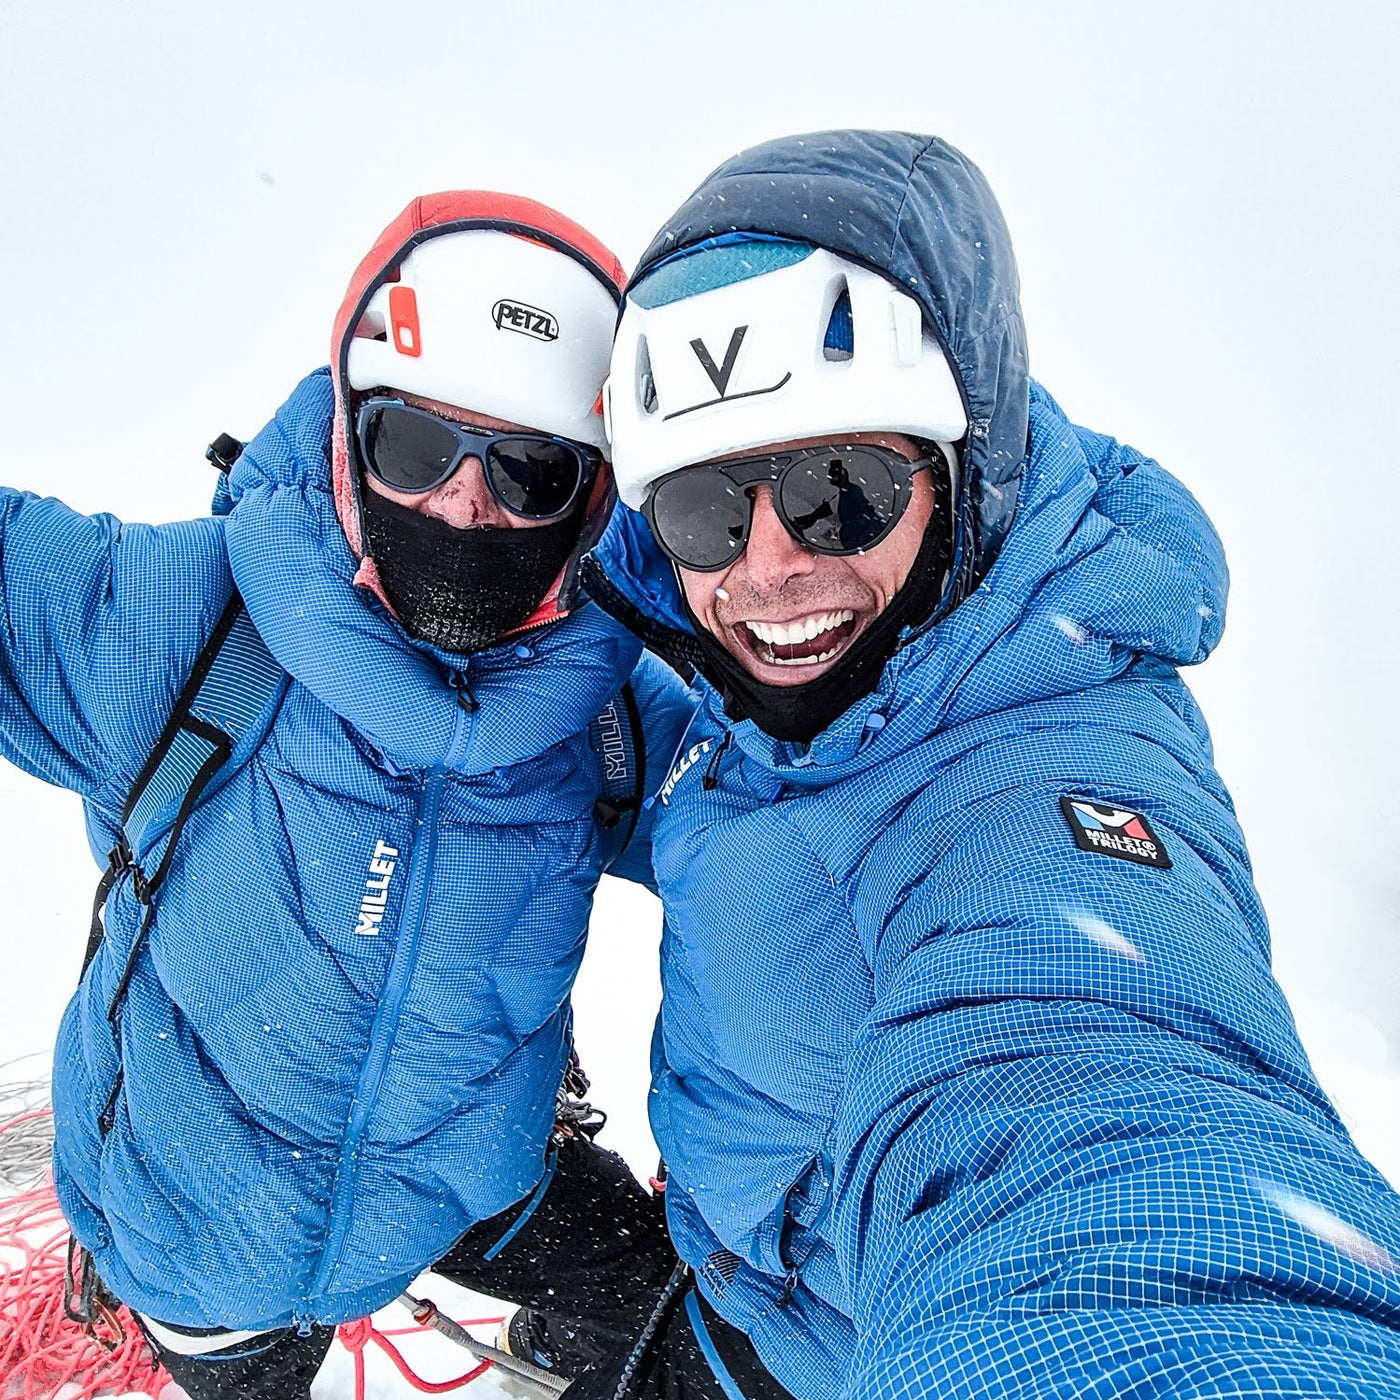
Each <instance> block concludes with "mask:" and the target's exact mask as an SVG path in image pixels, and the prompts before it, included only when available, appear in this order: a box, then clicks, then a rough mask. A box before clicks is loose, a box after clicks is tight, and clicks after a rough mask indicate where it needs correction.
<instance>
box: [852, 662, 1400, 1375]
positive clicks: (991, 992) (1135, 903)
mask: <svg viewBox="0 0 1400 1400" xmlns="http://www.w3.org/2000/svg"><path fill="white" fill-rule="evenodd" d="M1173 685H1175V686H1176V687H1177V688H1179V682H1171V683H1168V682H1165V681H1162V680H1161V679H1160V678H1159V679H1157V680H1155V681H1153V682H1151V683H1142V682H1133V681H1124V682H1119V683H1115V685H1113V686H1111V687H1103V688H1101V689H1100V690H1099V691H1098V692H1097V693H1096V695H1095V696H1094V697H1091V698H1090V699H1089V700H1087V701H1086V700H1082V699H1081V700H1078V701H1070V702H1066V705H1065V706H1062V707H1059V709H1058V712H1057V707H1056V706H1054V705H1050V706H1045V707H1041V710H1043V713H1041V712H1039V711H1038V712H1037V713H1036V714H1034V715H1027V716H1026V717H1024V718H1025V721H1026V722H1024V723H1021V724H1019V725H1014V724H1011V723H1009V722H1008V720H1007V717H1006V716H999V717H997V723H998V724H999V725H1000V726H1001V728H1000V731H999V732H992V731H990V730H989V731H988V732H987V733H985V734H984V735H981V736H974V737H973V738H972V739H971V740H970V741H969V744H968V746H967V748H966V750H965V752H964V754H963V756H962V757H961V759H960V760H959V761H958V762H956V763H955V764H954V765H953V766H952V767H951V768H950V770H949V771H948V772H946V773H945V774H943V775H942V776H941V777H940V779H939V780H938V781H937V782H936V783H934V784H932V785H930V787H929V788H928V789H927V790H926V791H925V792H924V793H923V794H922V795H921V796H920V798H918V799H916V801H915V802H914V803H913V804H912V805H911V806H910V807H909V808H907V809H906V810H905V811H904V812H903V814H902V815H901V817H900V818H899V819H898V820H897V821H896V822H895V823H894V825H893V827H892V829H891V830H889V831H888V832H887V833H886V834H885V835H884V836H882V838H881V839H880V840H879V841H877V842H876V844H875V845H874V847H873V848H872V849H871V851H870V852H869V854H868V856H867V858H866V859H865V860H864V862H863V866H862V870H863V873H862V875H861V878H860V881H859V884H858V886H857V888H856V892H855V897H854V903H853V909H854V912H855V915H856V920H857V925H858V928H859V930H860V932H861V935H862V938H863V940H864V941H865V944H866V951H867V956H868V957H869V959H870V962H871V966H872V968H873V971H874V976H875V984H876V992H877V1003H876V1007H875V1010H874V1012H873V1013H872V1015H871V1017H870V1018H869V1020H868V1022H867V1024H866V1026H865V1027H864V1030H863V1032H862V1034H861V1036H860V1038H859V1040H858V1042H857V1045H856V1047H855V1049H854V1052H853V1055H852V1059H851V1062H850V1066H849V1072H848V1078H847V1087H846V1091H845V1093H844V1096H843V1100H842V1103H841V1106H840V1109H839V1113H838V1124H837V1132H838V1141H837V1143H836V1182H837V1185H836V1196H835V1203H836V1204H835V1225H836V1230H837V1246H838V1251H839V1253H840V1255H841V1259H842V1264H843V1271H844V1274H845V1277H847V1278H848V1279H851V1280H854V1281H855V1296H854V1300H853V1302H854V1312H855V1321H856V1326H857V1330H858V1333H859V1335H860V1338H861V1342H860V1347H859V1350H858V1354H857V1360H856V1364H855V1367H854V1370H853V1373H852V1381H851V1387H850V1393H851V1394H852V1395H854V1396H858V1397H875V1396H881V1397H884V1396H900V1397H906V1396H929V1397H932V1396H939V1397H942V1396H952V1395H957V1396H969V1397H973V1396H976V1397H982V1396H997V1397H1012V1396H1016V1397H1023V1396H1024V1397H1030V1396H1036V1397H1041V1396H1064V1397H1068V1396H1086V1395H1093V1396H1102V1397H1108V1396H1119V1395H1128V1394H1131V1395H1134V1396H1147V1395H1152V1396H1168V1395H1170V1396H1179V1395H1191V1396H1193V1397H1205V1396H1224V1395H1231V1396H1234V1395H1245V1394H1248V1395H1270V1396H1275V1395H1280V1396H1281V1395H1303V1394H1307V1395H1314V1394H1327V1395H1329V1396H1354V1397H1357V1400H1360V1397H1362V1396H1367V1397H1374V1396H1378V1395H1387V1396H1397V1395H1400V1262H1397V1261H1400V1199H1398V1198H1397V1197H1396V1195H1395V1194H1394V1193H1393V1192H1392V1191H1391V1190H1389V1188H1388V1187H1387V1186H1386V1185H1385V1183H1384V1181H1383V1180H1382V1179H1381V1178H1380V1177H1379V1175H1378V1174H1377V1173H1376V1172H1375V1171H1374V1169H1372V1168H1371V1167H1370V1166H1369V1165H1368V1164H1367V1163H1366V1162H1365V1161H1364V1160H1363V1159H1362V1157H1361V1156H1360V1155H1359V1154H1358V1153H1357V1151H1356V1149H1355V1148H1354V1147H1353V1145H1352V1143H1351V1142H1350V1140H1349V1138H1348V1136H1347V1134H1346V1131H1345V1129H1344V1128H1343V1127H1342V1125H1341V1123H1340V1122H1339V1120H1338V1119H1337V1116H1336V1114H1335V1112H1334V1111H1333V1110H1332V1108H1331V1106H1330V1105H1329V1104H1328V1102H1327V1100H1326V1099H1325V1097H1324V1096H1323V1094H1322V1093H1321V1091H1320V1090H1319V1088H1318V1087H1317V1084H1316V1082H1315V1080H1314V1078H1313V1075H1312V1072H1311V1069H1310V1067H1309V1065H1308V1062H1307V1058H1306V1056H1305V1055H1304V1053H1303V1050H1302V1048H1301V1046H1300V1044H1299V1042H1298V1038H1297V1035H1296V1033H1295V1030H1294V1026H1293V1022H1292V1018H1291V1015H1290V1013H1289V1010H1288V1007H1287V1005H1286V1003H1285V1001H1284V998H1283V996H1282V993H1281V992H1280V991H1279V989H1278V987H1277V985H1276V984H1275V982H1274V980H1273V978H1272V976H1271V973H1270V969H1269V961H1268V951H1267V933H1266V930H1265V927H1264V923H1263V918H1262V914H1261V913H1260V911H1259V908H1258V904H1257V900H1256V898H1255V896H1254V892H1253V889H1252V886H1251V884H1250V881H1249V876H1248V865H1247V861H1246V857H1245V854H1244V849H1243V843H1242V841H1241V839H1240V836H1239V832H1238V828H1237V827H1236V825H1235V822H1234V820H1233V817H1232V815H1231V813H1230V811H1229V807H1228V802H1227V800H1226V799H1225V798H1224V794H1223V790H1220V789H1219V788H1218V780H1215V779H1214V778H1213V774H1210V773H1209V771H1208V769H1207V766H1206V762H1205V759H1204V755H1203V754H1200V755H1199V756H1198V761H1197V763H1198V766H1197V768H1196V770H1195V771H1193V760H1192V759H1191V756H1190V755H1191V749H1190V745H1189V743H1187V742H1186V740H1185V737H1184V735H1183V736H1182V743H1181V745H1180V746H1179V747H1177V749H1176V751H1175V752H1173V751H1172V745H1170V744H1167V743H1157V742H1149V741H1148V740H1147V739H1146V738H1144V737H1143V736H1144V735H1146V734H1149V733H1152V732H1154V730H1159V731H1161V732H1163V733H1165V732H1167V731H1168V729H1169V725H1170V716H1169V714H1168V710H1169V709H1170V708H1171V707H1170V706H1169V705H1168V706H1166V707H1164V706H1163V705H1162V704H1161V695H1162V694H1163V693H1165V692H1167V691H1169V690H1171V689H1172V686H1173ZM1095 706H1098V707H1099V708H1100V709H1101V710H1102V713H1101V714H1099V716H1098V718H1097V720H1096V719H1095V717H1094V708H1095ZM1076 707H1078V708H1076ZM1176 708H1178V709H1180V708H1183V707H1182V706H1180V705H1178V706H1177V707H1176ZM1164 715H1167V718H1163V716H1164ZM1067 795H1072V796H1077V797H1079V798H1080V799H1081V800H1082V801H1083V802H1084V803H1086V804H1088V806H1089V808H1090V809H1091V810H1097V811H1098V812H1099V813H1100V814H1101V815H1102V814H1108V815H1107V818H1106V819H1107V820H1119V818H1120V816H1121V813H1122V812H1124V811H1126V810H1129V809H1130V810H1131V811H1132V812H1134V813H1137V814H1140V816H1141V817H1143V818H1145V819H1146V822H1147V823H1148V825H1147V826H1145V827H1141V828H1140V829H1141V830H1144V831H1150V832H1151V833H1152V834H1153V837H1154V841H1155V843H1160V847H1161V849H1163V850H1165V853H1166V855H1167V857H1168V858H1169V860H1170V867H1169V868H1167V867H1164V866H1161V865H1157V864H1151V863H1146V862H1143V861H1140V860H1133V859H1128V858H1125V857H1124V856H1123V855H1122V854H1121V850H1120V851H1117V852H1113V853H1110V852H1109V851H1106V850H1104V849H1101V848H1100V847H1098V846H1095V845H1094V843H1092V842H1089V843H1087V844H1089V845H1090V847H1091V848H1090V849H1082V848H1081V847H1080V844H1079V842H1078V839H1077V838H1076V836H1075V831H1074V826H1073V824H1072V820H1071V816H1072V814H1070V813H1067V812H1066V810H1065V809H1064V808H1063V807H1062V805H1061V800H1060V799H1061V798H1062V797H1065V796H1067ZM1107 829H1109V830H1111V828H1107ZM1137 829H1139V828H1134V830H1137ZM1101 845H1107V846H1110V847H1111V846H1112V845H1113V843H1112V842H1105V843H1101ZM1129 849H1134V848H1129ZM1136 849H1138V850H1139V853H1140V852H1141V848H1140V847H1138V848H1136ZM1244 1304H1248V1305H1249V1306H1242V1305H1244Z"/></svg>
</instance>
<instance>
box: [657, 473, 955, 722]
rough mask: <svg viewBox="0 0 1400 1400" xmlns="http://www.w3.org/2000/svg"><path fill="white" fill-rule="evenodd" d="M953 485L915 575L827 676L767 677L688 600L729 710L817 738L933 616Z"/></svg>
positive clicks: (949, 545)
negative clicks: (910, 630) (800, 681)
mask: <svg viewBox="0 0 1400 1400" xmlns="http://www.w3.org/2000/svg"><path fill="white" fill-rule="evenodd" d="M948 496H949V491H948V490H947V488H946V486H945V487H943V489H936V490H935V495H934V506H933V513H932V514H931V515H930V516H929V522H928V525H927V526H926V527H925V529H924V537H923V542H922V543H921V544H920V545H919V552H918V554H917V555H915V557H914V563H913V565H912V567H911V568H910V570H909V576H908V577H907V578H906V579H905V580H904V583H903V584H902V585H901V586H900V588H899V591H898V592H897V593H896V594H895V595H894V597H893V598H891V599H890V601H889V605H888V606H887V607H886V608H885V610H884V612H882V613H881V614H880V615H879V616H878V617H877V618H876V619H875V621H874V622H872V623H871V624H870V626H869V627H868V628H867V629H866V630H865V632H864V633H862V635H861V636H859V637H857V638H856V640H855V641H854V642H852V643H851V645H850V647H849V649H848V650H847V651H846V654H845V655H844V656H842V657H841V658H840V660H838V661H837V663H836V665H835V666H833V667H832V668H831V670H829V671H828V672H827V673H826V674H825V675H824V676H819V677H818V678H817V679H816V680H814V681H808V682H807V683H806V684H805V685H765V684H764V683H763V682H762V681H758V680H755V679H754V678H753V676H751V675H750V674H749V673H748V671H746V670H745V669H744V667H743V665H742V664H741V663H740V662H739V661H738V660H737V659H736V658H735V657H733V656H731V655H730V653H729V652H728V651H727V650H726V649H725V648H724V646H723V645H722V644H721V643H720V641H719V640H718V639H717V638H716V637H715V636H714V634H713V633H712V632H710V630H709V629H708V628H707V627H705V626H704V625H703V624H702V623H701V622H700V620H699V619H698V618H697V617H696V616H695V614H694V613H692V612H691V610H690V604H689V603H687V602H686V601H685V590H684V589H681V590H680V593H681V602H682V604H683V606H684V607H685V612H686V616H687V617H688V618H689V619H690V624H691V626H692V628H693V629H694V631H695V637H696V641H697V642H698V643H699V648H700V653H701V658H702V659H701V660H700V661H699V662H698V663H697V669H698V670H699V671H700V673H701V675H703V676H704V677H705V679H706V680H707V681H709V682H710V684H711V685H713V686H714V687H715V688H716V689H717V690H718V691H719V692H720V694H721V695H722V696H723V697H724V712H725V714H726V715H728V716H729V718H730V719H733V720H741V719H751V720H753V722H754V723H755V724H756V725H757V726H758V727H759V728H760V729H761V730H763V732H764V733H765V734H771V735H772V736H773V737H774V738H775V739H784V740H787V741H788V742H789V743H800V744H810V743H811V742H812V740H813V739H815V738H816V737H817V735H818V734H820V733H821V732H822V730H823V729H825V728H826V727H827V726H828V725H830V724H832V723H834V722H835V721H836V720H837V719H838V718H840V716H841V715H843V714H844V713H845V712H846V711H847V710H848V709H850V707H851V706H852V705H854V704H855V703H856V701H857V700H859V699H861V697H862V696H865V695H869V694H870V692H871V691H872V690H874V689H875V687H876V686H877V685H878V684H879V683H880V672H881V671H883V670H884V669H885V662H887V661H888V660H889V659H890V657H892V656H893V655H894V654H895V651H896V650H897V649H898V646H899V634H900V633H901V632H902V631H903V630H904V629H905V628H906V627H916V626H918V625H919V624H920V623H922V622H927V621H928V619H929V618H931V617H932V616H933V612H934V609H935V608H936V607H937V606H938V603H939V600H940V599H941V598H942V596H943V592H944V588H945V586H946V584H947V580H948V569H949V566H950V565H951V562H952V558H953V530H952V516H951V514H950V512H949V509H948Z"/></svg>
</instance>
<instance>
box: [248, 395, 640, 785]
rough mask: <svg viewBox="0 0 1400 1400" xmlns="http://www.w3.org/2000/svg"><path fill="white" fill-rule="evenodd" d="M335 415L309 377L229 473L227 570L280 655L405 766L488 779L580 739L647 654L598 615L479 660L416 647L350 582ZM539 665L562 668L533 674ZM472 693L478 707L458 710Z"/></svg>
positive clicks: (588, 611)
mask: <svg viewBox="0 0 1400 1400" xmlns="http://www.w3.org/2000/svg"><path fill="white" fill-rule="evenodd" d="M332 405H333V392H332V386H331V378H330V371H329V370H326V369H322V370H318V371H317V372H316V373H314V374H311V375H308V376H307V378H306V379H304V380H303V381H302V382H301V384H300V385H299V386H298V387H297V389H296V391H295V393H293V395H292V397H291V398H290V399H288V400H287V402H286V403H285V404H283V406H282V407H281V408H280V409H279V410H278V411H277V416H276V417H275V418H274V419H273V420H272V422H271V423H270V424H268V426H267V427H266V428H264V429H263V431H262V432H261V433H259V434H258V435H257V437H255V438H254V439H253V440H252V442H250V443H249V444H248V446H247V448H246V449H245V450H244V452H243V454H242V456H240V457H239V459H238V461H237V463H236V464H235V465H234V469H233V471H232V473H231V474H230V479H229V488H230V491H231V493H232V496H233V501H234V506H233V511H232V513H231V514H230V515H229V517H228V521H227V525H226V528H225V540H226V542H227V546H228V556H229V563H230V565H231V567H232V570H233V577H234V581H235V583H236V584H237V586H238V589H239V591H240V592H241V593H242V595H243V600H244V602H245V604H246V605H247V608H248V615H249V616H250V617H251V618H252V621H253V623H254V625H255V626H256V627H257V629H258V632H259V633H260V634H261V636H262V638H263V640H264V641H266V643H267V645H268V647H269V648H270V649H271V651H272V653H273V655H274V656H275V657H276V658H277V660H278V661H279V662H280V663H281V664H282V666H283V667H285V668H286V670H287V671H288V672H290V673H291V675H292V676H293V677H295V679H296V680H298V681H300V682H301V684H302V685H304V686H305V687H306V688H307V689H308V690H309V691H311V692H312V694H314V695H315V696H316V697H317V699H319V700H320V701H321V702H322V703H323V704H325V705H328V706H329V707H330V708H331V709H332V710H334V711H335V712H336V713H337V714H338V715H340V716H341V717H342V718H344V719H346V720H349V721H350V723H351V724H353V725H354V727H355V728H356V729H357V730H358V731H359V732H360V733H361V734H364V735H365V736H366V737H367V738H369V739H370V740H371V741H372V742H373V743H374V744H375V745H376V746H377V747H379V748H380V749H382V750H383V751H384V752H385V753H386V754H388V755H391V756H392V757H393V759H394V760H395V761H396V762H397V763H399V764H401V765H403V766H405V767H410V768H426V767H433V766H442V767H445V768H448V769H451V770H452V771H454V772H458V773H465V774H472V773H488V772H490V771H492V770H493V769H495V768H502V767H508V766H510V765H511V764H514V763H518V762H521V761H522V760H525V759H529V758H533V757H535V756H536V755H537V754H541V753H543V752H544V751H545V750H546V749H548V748H549V747H551V746H552V745H554V744H556V743H559V742H560V741H561V740H564V739H567V738H570V737H571V736H573V735H576V734H578V733H579V731H580V730H582V729H583V727H584V726H585V725H586V724H587V723H588V721H589V720H590V719H591V718H592V717H593V716H594V715H596V714H598V713H599V711H600V710H602V708H603V707H604V706H605V705H606V704H607V703H608V701H609V700H610V699H611V698H612V697H613V696H614V695H616V694H617V692H618V690H619V689H620V687H621V686H622V683H623V682H624V681H625V680H626V679H627V676H628V674H629V673H630V672H631V670H632V668H633V666H635V665H636V663H637V659H638V657H639V656H640V655H641V647H640V646H639V645H638V644H637V643H636V642H635V641H634V640H633V639H632V638H631V637H629V636H628V635H627V634H626V633H625V632H624V631H623V630H622V629H621V627H619V625H618V624H617V623H616V622H614V621H613V620H612V619H611V618H609V617H607V616H605V615H604V614H603V613H602V612H600V611H599V609H597V608H596V607H588V606H585V607H583V608H580V609H578V610H577V611H576V612H575V613H573V614H571V615H570V616H569V617H568V618H566V619H564V620H562V621H560V622H557V623H553V624H551V625H550V626H548V627H544V628H540V629H539V630H537V631H535V632H531V633H529V634H528V635H525V636H522V637H519V638H512V639H511V640H510V641H509V642H507V643H505V644H504V645H502V646H499V647H494V648H492V649H490V650H489V651H484V652H478V653H476V654H474V655H472V656H450V655H447V654H445V653H440V652H436V651H434V650H433V649H432V648H430V647H427V646H425V645H424V644H422V643H421V642H417V641H414V640H413V639H412V638H411V637H409V636H408V635H407V634H406V633H405V632H404V630H403V628H402V627H400V626H399V624H398V623H397V622H396V621H395V620H394V619H393V618H392V617H391V616H390V615H389V613H388V612H387V610H386V609H385V608H384V607H382V606H381V605H380V604H379V602H378V601H377V600H376V599H375V598H374V597H373V595H372V594H370V593H369V592H367V591H366V590H365V589H363V588H357V587H356V586H355V585H354V582H353V580H354V577H355V568H356V563H355V558H354V556H353V555H352V554H351V552H350V546H349V545H348V544H347V543H346V540H345V535H344V532H343V531H342V529H341V526H340V521H339V519H338V518H337V516H336V512H335V500H334V496H333V494H332V491H331V473H330V462H329V460H328V458H327V452H326V444H327V442H328V441H329V439H330V424H331V411H332ZM537 659H541V660H547V661H549V662H551V663H552V664H550V665H545V666H535V665H532V664H530V663H532V662H534V661H535V660H537ZM561 667H564V668H567V671H568V675H569V687H568V691H567V694H563V693H561V690H560V687H559V683H558V681H559V676H560V674H561V670H560V668H561ZM367 678H373V684H370V685H367V684H366V683H365V682H366V679H367ZM454 681H455V684H454ZM463 684H465V687H466V690H467V692H468V694H469V695H470V696H471V698H472V700H473V701H474V702H475V705H476V708H475V709H468V708H464V706H463V704H462V703H461V702H460V696H461V690H460V688H459V687H460V686H462V685H463Z"/></svg>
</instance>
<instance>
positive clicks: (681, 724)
mask: <svg viewBox="0 0 1400 1400" xmlns="http://www.w3.org/2000/svg"><path fill="white" fill-rule="evenodd" d="M629 684H630V686H631V689H632V696H633V700H634V702H635V704H636V707H637V715H638V718H639V719H640V721H641V733H642V746H641V747H642V766H641V771H640V774H639V777H640V782H639V786H638V791H639V792H640V793H641V798H642V805H641V810H640V811H639V812H638V813H637V822H636V825H635V827H634V828H633V830H632V834H631V837H630V838H629V839H628V841H627V844H626V846H625V847H623V849H622V851H621V852H620V853H619V854H618V855H617V856H616V857H615V858H614V859H613V861H612V864H611V865H609V867H608V874H610V875H616V876H618V877H619V878H621V879H623V880H632V881H634V882H636V883H637V884H641V885H645V886H646V887H647V889H649V890H650V891H651V892H652V893H653V894H655V893H656V876H655V875H654V874H653V873H652V866H651V833H652V826H653V824H654V821H655V817H656V802H655V798H656V794H657V792H658V791H659V790H660V787H661V784H662V783H664V782H665V781H666V775H667V774H668V773H669V772H670V771H671V763H672V760H673V759H674V758H675V755H676V751H677V750H678V749H679V748H680V746H681V740H682V738H684V736H685V732H686V730H687V729H688V728H689V727H690V722H691V720H692V718H694V715H695V709H696V705H697V703H698V702H697V700H696V699H695V697H694V696H693V695H692V694H691V693H690V691H689V690H688V689H687V688H686V686H685V684H684V682H683V681H682V680H681V678H680V677H679V676H678V675H677V674H676V673H675V672H674V671H673V670H672V669H671V668H670V667H669V666H667V665H666V663H665V662H663V661H662V660H661V659H660V658H659V657H656V656H653V655H652V654H651V652H649V651H644V652H643V653H642V656H641V660H640V661H638V662H637V665H636V668H635V669H634V670H633V672H632V675H631V677H630V680H629Z"/></svg>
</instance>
